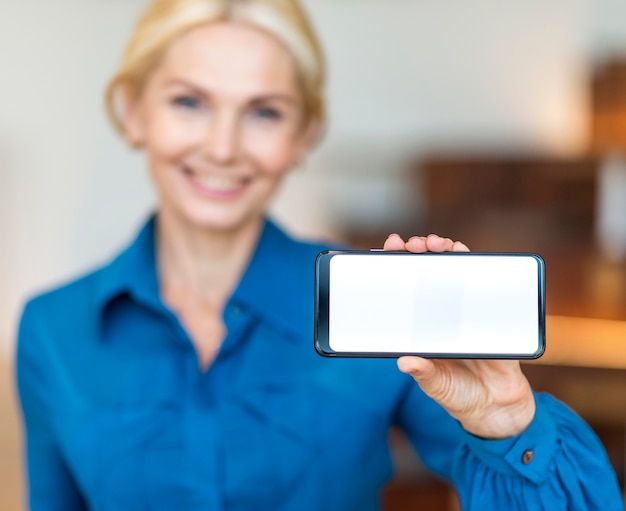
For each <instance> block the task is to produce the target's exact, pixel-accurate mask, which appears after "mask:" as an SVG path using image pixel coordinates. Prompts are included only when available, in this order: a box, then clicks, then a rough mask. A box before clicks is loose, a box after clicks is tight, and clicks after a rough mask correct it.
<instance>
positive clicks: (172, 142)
mask: <svg viewBox="0 0 626 511" xmlns="http://www.w3.org/2000/svg"><path fill="white" fill-rule="evenodd" d="M148 126H149V127H150V129H149V131H148V134H147V137H146V144H145V148H146V152H147V153H148V154H149V155H150V157H151V159H152V160H170V159H176V158H180V157H181V156H183V155H184V154H186V153H187V152H188V151H190V150H192V149H193V148H194V147H196V146H198V144H200V143H201V142H202V134H203V130H202V129H200V127H199V126H194V125H193V123H189V122H181V120H180V119H176V118H175V117H172V116H170V115H167V114H165V113H156V114H155V115H154V117H153V118H152V120H151V121H150V122H149V123H148Z"/></svg>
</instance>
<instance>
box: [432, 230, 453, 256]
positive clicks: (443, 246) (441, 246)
mask: <svg viewBox="0 0 626 511" xmlns="http://www.w3.org/2000/svg"><path fill="white" fill-rule="evenodd" d="M452 246H453V243H452V240H451V239H450V238H442V237H441V236H438V235H437V234H429V235H428V236H427V237H426V248H427V249H428V250H430V251H431V252H450V251H451V250H452Z"/></svg>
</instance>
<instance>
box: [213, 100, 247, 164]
mask: <svg viewBox="0 0 626 511" xmlns="http://www.w3.org/2000/svg"><path fill="white" fill-rule="evenodd" d="M207 135H208V136H207V140H206V144H205V147H206V150H205V153H206V156H207V157H208V158H209V160H211V161H212V162H214V163H219V164H221V165H226V164H229V163H232V162H233V161H234V160H235V159H236V157H237V152H238V149H239V128H238V123H237V118H236V116H235V115H233V114H230V113H227V112H223V113H220V114H218V115H216V116H215V117H214V118H213V119H212V122H211V123H210V125H209V126H208V134H207Z"/></svg>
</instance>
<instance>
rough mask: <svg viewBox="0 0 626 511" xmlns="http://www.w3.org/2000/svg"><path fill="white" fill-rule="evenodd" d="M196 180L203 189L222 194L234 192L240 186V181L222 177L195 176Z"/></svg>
mask: <svg viewBox="0 0 626 511" xmlns="http://www.w3.org/2000/svg"><path fill="white" fill-rule="evenodd" d="M196 180H197V181H198V182H199V183H200V184H201V185H202V186H204V187H205V188H209V189H211V190H217V191H222V192H224V191H230V190H235V189H237V188H239V187H241V185H242V181H241V180H240V179H234V178H231V177H222V176H196Z"/></svg>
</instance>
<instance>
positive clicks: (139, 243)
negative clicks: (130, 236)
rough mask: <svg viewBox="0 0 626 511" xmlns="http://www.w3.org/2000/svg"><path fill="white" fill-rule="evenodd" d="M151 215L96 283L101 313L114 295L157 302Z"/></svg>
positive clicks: (153, 222) (102, 272) (105, 268)
mask: <svg viewBox="0 0 626 511" xmlns="http://www.w3.org/2000/svg"><path fill="white" fill-rule="evenodd" d="M154 226H155V216H154V215H152V216H151V217H150V218H149V219H148V221H147V222H146V223H145V224H144V226H143V227H142V228H141V230H140V231H139V233H138V234H137V236H136V238H135V240H134V241H133V242H132V243H131V244H130V245H129V246H128V247H127V248H126V249H125V250H124V251H123V252H122V253H121V254H119V255H118V256H117V257H116V258H115V259H114V260H113V261H112V262H111V263H110V264H109V265H108V266H105V267H104V268H103V269H102V270H100V272H99V273H100V275H99V278H98V280H97V283H96V289H95V298H96V306H97V307H98V310H99V311H100V313H101V314H103V313H104V311H105V309H106V307H107V305H108V304H109V303H111V302H112V301H113V300H114V299H115V298H117V297H119V296H122V295H124V294H129V295H131V296H133V297H134V298H136V299H137V300H140V301H141V302H145V303H147V304H154V305H156V304H158V303H159V302H160V300H159V293H158V289H159V286H158V282H157V270H156V257H155V229H154Z"/></svg>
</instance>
